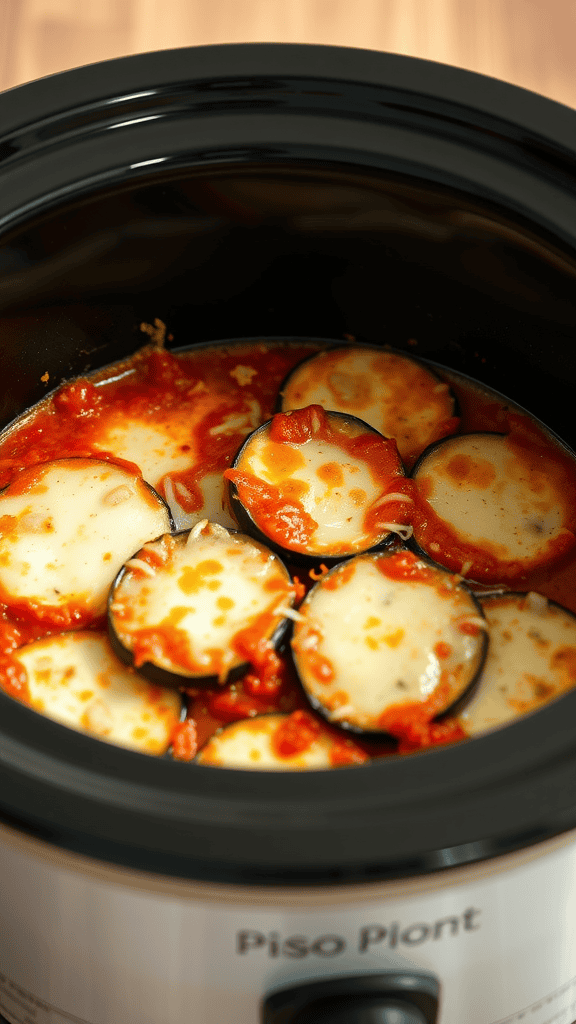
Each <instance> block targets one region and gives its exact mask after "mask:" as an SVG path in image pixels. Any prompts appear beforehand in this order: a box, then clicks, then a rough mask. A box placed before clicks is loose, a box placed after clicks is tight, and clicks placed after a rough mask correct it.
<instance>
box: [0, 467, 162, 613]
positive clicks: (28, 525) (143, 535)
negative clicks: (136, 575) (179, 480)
mask: <svg viewBox="0 0 576 1024" xmlns="http://www.w3.org/2000/svg"><path fill="white" fill-rule="evenodd" d="M0 527H1V533H0V593H1V597H2V600H3V601H4V602H5V603H6V604H8V605H9V606H12V607H14V606H16V607H17V608H18V610H21V611H22V612H23V613H24V614H28V615H29V616H30V615H32V616H36V617H38V618H40V619H42V618H44V617H47V616H48V617H50V616H52V618H53V620H54V622H55V623H57V624H58V625H60V626H67V625H72V624H74V625H78V624H81V623H82V624H86V623H87V622H89V621H90V620H91V619H93V618H94V617H96V616H98V615H101V614H103V613H104V612H105V610H106V599H107V597H108V591H109V589H110V585H111V584H112V582H113V580H114V577H115V576H116V574H117V573H118V570H119V569H120V567H121V566H122V564H123V563H124V562H125V561H126V558H127V557H129V555H130V554H131V552H132V551H134V550H135V549H136V548H137V547H139V546H141V545H142V544H144V543H145V542H146V541H148V540H150V539H152V538H154V537H157V536H158V535H159V534H161V533H164V532H166V531H167V530H170V529H171V528H172V519H171V516H170V511H169V509H168V506H167V505H166V503H165V502H164V501H163V499H162V498H161V497H160V495H159V494H157V493H156V491H154V490H153V489H152V487H150V486H149V484H147V483H145V482H144V480H142V478H141V476H140V475H139V474H137V473H134V472H130V471H128V470H126V469H124V468H123V467H121V466H118V465H116V464H115V463H112V462H106V461H100V460H99V459H84V458H71V459H60V460H57V461H55V462H45V463H42V464H40V465H36V466H32V467H30V468H29V469H24V470H22V472H20V473H19V474H18V475H17V476H16V477H15V478H14V479H13V480H12V482H11V483H10V484H9V485H8V487H7V488H6V489H5V490H4V491H3V492H2V494H0Z"/></svg>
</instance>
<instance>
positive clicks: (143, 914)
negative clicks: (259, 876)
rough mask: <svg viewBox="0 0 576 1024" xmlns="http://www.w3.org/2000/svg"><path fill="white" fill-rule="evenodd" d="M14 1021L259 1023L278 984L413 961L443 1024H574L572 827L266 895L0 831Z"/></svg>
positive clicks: (2, 972) (3, 1010)
mask: <svg viewBox="0 0 576 1024" xmlns="http://www.w3.org/2000/svg"><path fill="white" fill-rule="evenodd" d="M0 878H2V886H1V890H0V919H1V921H2V928H1V932H0V1014H3V1015H4V1016H5V1017H6V1018H7V1020H8V1021H9V1022H10V1024H119V1022H120V1021H122V1024H159V1022H162V1024H196V1022H198V1024H259V1021H260V1000H261V998H262V996H263V995H264V994H265V993H267V992H269V991H271V990H273V989H275V988H280V987H284V986H288V985H290V984H294V983H297V982H299V981H305V980H307V979H310V980H312V979H317V978H326V977H329V976H332V975H343V974H347V973H359V972H366V971H381V970H389V969H406V970H410V969H419V970H425V971H431V972H433V973H434V974H436V975H437V977H438V978H439V981H440V985H441V1009H440V1014H439V1019H438V1024H520V1022H524V1024H527V1022H529V1024H572V1022H574V1021H575V1020H576V833H571V834H570V835H567V836H564V837H562V838H561V839H556V840H553V841H550V842H547V843H544V844H541V845H540V846H538V847H533V848H532V849H530V850H527V851H524V852H522V853H520V854H515V855H511V856H508V857H501V858H497V859H495V860H493V861H490V862H488V863H486V864H481V865H478V866H476V867H471V868H462V869H453V870H450V871H446V872H442V873H440V874H438V875H429V876H426V877H425V878H419V879H415V880H413V881H407V882H399V883H379V884H370V885H366V886H340V887H338V886H331V887H329V888H327V889H318V888H317V889H314V890H303V889H299V890H292V891H291V890H286V889H284V890H276V891H274V890H268V891H266V890H262V889H248V888H236V887H233V886H217V885H208V884H206V885H201V884H195V883H187V882H179V881H178V880H171V879H166V878H158V879H157V878H155V877H153V876H150V875H146V874H143V873H142V874H139V873H137V872H130V871H126V870H123V869H116V868H111V867H108V866H106V865H103V864H102V865H100V864H98V863H97V862H94V861H90V860H88V859H85V858H81V857H76V856H73V855H70V854H67V853H63V852H61V851H58V850H52V848H50V847H47V846H45V845H44V844H42V843H38V842H37V841H36V840H29V839H25V838H23V837H21V836H19V835H18V834H17V833H14V832H12V831H11V830H9V829H6V828H4V827H2V828H0Z"/></svg>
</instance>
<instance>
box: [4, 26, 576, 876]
mask: <svg viewBox="0 0 576 1024" xmlns="http://www.w3.org/2000/svg"><path fill="white" fill-rule="evenodd" d="M0 123H1V124H2V126H3V132H4V134H3V136H2V138H1V139H0V230H1V231H2V235H1V238H0V330H1V337H2V345H1V346H0V379H2V380H3V381H4V382H6V386H5V387H4V389H3V391H2V394H1V396H0V421H1V422H4V423H6V422H8V421H9V420H10V419H11V418H12V417H13V416H15V415H16V414H17V413H19V412H20V411H21V410H23V409H24V408H26V407H27V406H28V405H29V404H30V403H32V402H34V401H36V400H37V399H38V398H40V397H42V396H43V395H44V394H46V393H47V392H48V391H49V390H50V389H51V388H52V387H55V386H57V385H58V384H59V383H60V382H61V381H62V380H64V379H67V378H69V377H70V376H73V375H75V374H80V373H84V372H87V371H89V370H91V369H94V368H97V367H100V366H102V365H105V364H107V363H109V362H110V361H112V360H114V359H118V358H121V357H123V356H125V355H126V354H128V353H130V352H132V351H133V350H134V349H135V348H136V347H137V346H138V345H140V344H141V343H142V341H143V340H146V338H145V335H143V334H142V333H141V331H140V330H139V325H140V324H141V323H142V322H144V321H146V322H148V323H151V322H152V321H153V320H154V318H160V319H161V320H163V321H164V322H165V323H166V324H167V325H168V328H169V332H170V333H171V334H172V335H173V342H172V344H173V345H174V346H182V347H185V346H187V345H189V344H191V343H196V342H201V341H203V340H210V339H216V338H231V337H236V338H237V337H254V336H264V337H270V336H283V337H286V336H290V335H300V336H304V337H306V336H307V337H310V336H313V337H325V338H333V339H344V337H345V336H346V335H353V336H354V337H356V338H358V339H359V340H361V341H365V342H369V343H373V344H386V343H390V344H393V345H394V346H396V347H398V348H400V349H402V350H404V351H407V352H409V353H411V354H414V355H421V356H424V357H427V358H430V359H432V360H434V361H436V362H438V363H440V364H443V365H446V366H449V367H453V368H454V369H456V370H459V371H461V372H463V373H466V374H469V375H470V376H472V377H474V378H476V379H479V380H481V381H486V382H488V383H489V384H490V385H491V386H492V387H494V388H496V389H498V390H500V391H501V392H503V393H504V394H506V395H509V396H510V398H512V399H514V400H515V401H517V402H518V403H520V404H522V405H524V406H525V407H527V408H528V409H529V410H530V411H531V412H532V413H534V414H535V415H537V416H539V417H540V418H541V419H543V420H544V421H545V422H546V423H547V424H548V425H549V426H550V427H551V428H552V429H554V430H556V431H557V432H558V433H559V434H560V435H561V436H563V437H564V438H565V440H566V441H567V442H568V443H572V444H574V441H575V434H574V426H573V422H574V420H573V394H574V387H575V385H576V351H575V345H574V338H575V328H576V304H575V300H574V295H575V289H574V283H575V278H576V262H575V251H576V143H575V139H576V113H574V112H573V111H570V110H568V109H567V108H563V107H560V106H559V105H557V104H554V103H552V102H550V101H548V100H545V99H543V98H542V97H537V96H534V95H533V94H529V93H525V92H523V91H522V90H520V89H516V88H514V87H512V86H508V85H504V84H503V83H498V82H495V81H494V80H491V79H484V78H482V77H481V76H477V75H472V74H470V73H467V72H463V71H458V70H457V69H454V68H448V67H444V66H440V65H434V64H431V63H429V62H425V61H417V60H413V59H411V58H404V57H394V56H389V55H385V54H375V53H369V54H365V53H363V52H361V51H352V50H350V51H347V50H343V51H338V50H332V49H330V48H323V47H300V46H294V47H292V46H272V45H262V46H260V45H257V46H240V47H207V48H202V49H200V50H192V51H178V52H176V53H159V54H148V55H142V56H139V57H134V58H126V59H123V60H120V61H115V62H110V63H109V64H106V65H101V66H99V65H96V66H93V67H90V68H84V69H80V70H78V71H74V72H69V73H66V74H64V75H61V76H56V77H55V78H53V79H48V80H45V81H43V82H42V83H32V84H31V85H28V86H25V87H22V88H21V89H17V90H14V91H12V92H9V93H6V94H4V95H2V96H0ZM46 373H48V375H49V380H48V381H47V382H45V381H43V380H42V377H44V376H45V374H46ZM0 705H1V712H2V714H1V724H0V815H1V816H2V818H3V819H4V820H6V821H8V822H12V823H13V824H16V825H17V827H19V828H21V829H22V830H25V831H29V832H31V833H32V834H35V835H38V836H40V837H42V838H44V839H47V840H48V841H50V842H52V843H55V844H57V845H61V846H63V847H66V848H68V849H72V850H77V851H79V852H83V853H87V854H89V855H91V856H95V857H100V858H102V859H105V860H110V861H113V862H116V863H119V864H127V865H130V866H132V867H137V868H143V869H146V870H151V871H160V872H163V873H167V874H170V873H172V874H175V875H182V876H187V877H192V878H211V879H215V880H221V881H244V882H250V881H252V882H256V881H258V882H263V883H271V884H272V883H276V884H277V883H278V882H282V883H283V884H286V885H289V884H296V883H306V882H321V883H329V882H333V881H337V880H349V881H350V880H371V879H374V880H375V879H380V878H386V877H394V876H399V875H410V874H414V873H418V872H425V871H430V870H436V869H442V868H447V867H451V866H453V865H457V864H464V863H468V862H470V861H474V860H478V859H481V858H485V857H492V856H495V855H497V854H499V853H504V852H506V851H510V850H514V849H518V848H521V847H523V846H526V845H529V844H530V843H535V842H537V841H539V840H541V839H544V838H546V837H547V836H550V835H553V834H556V833H559V832H562V831H565V830H567V829H570V828H573V827H575V826H576V797H575V795H574V794H576V731H575V728H574V724H573V723H574V722H575V721H576V693H570V694H568V695H567V696H566V697H564V698H562V700H561V701H559V702H558V703H556V704H551V705H550V706H548V707H546V708H544V709H542V710H541V711H539V712H538V713H537V714H535V715H532V716H529V717H527V718H525V719H523V720H521V721H519V722H517V723H516V724H515V725H514V726H510V727H508V728H507V729H505V730H502V731H501V732H497V733H494V734H492V735H488V736H485V737H483V738H482V739H475V740H473V741H470V742H468V743H463V744H461V745H457V746H453V747H450V748H445V749H439V750H435V751H431V752H425V753H422V754H415V755H411V756H407V757H402V758H391V759H389V760H387V761H381V762H379V763H372V764H368V765H363V766H358V767H353V768H344V769H335V770H334V771H332V772H310V773H308V772H306V773H302V774H296V773H295V774H289V773H287V774H278V773H270V774H268V773H259V772H245V771H242V772H236V771H230V770H228V771H227V770H219V769H214V768H208V767H202V766H190V765H186V764H181V763H174V762H170V761H168V760H155V759H153V758H150V757H146V756H144V755H138V754H135V753H132V752H129V751H125V750H121V749H119V748H115V747H113V746H110V745H108V744H105V743H101V742H99V741H97V740H93V739H91V738H89V737H84V736H82V735H80V734H78V733H75V732H73V731H71V730H68V729H65V728H64V727H63V726H60V725H58V724H57V723H55V722H51V721H49V720H47V719H44V718H43V717H41V716H39V715H37V714H35V713H34V712H33V711H31V710H29V709H28V708H26V707H24V706H21V705H19V704H17V703H16V702H14V701H12V700H10V699H9V698H8V697H5V696H4V695H3V694H0Z"/></svg>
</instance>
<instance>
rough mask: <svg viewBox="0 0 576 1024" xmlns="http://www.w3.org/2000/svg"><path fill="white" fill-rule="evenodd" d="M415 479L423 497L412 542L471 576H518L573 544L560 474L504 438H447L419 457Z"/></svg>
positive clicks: (493, 580) (487, 579) (494, 578)
mask: <svg viewBox="0 0 576 1024" xmlns="http://www.w3.org/2000/svg"><path fill="white" fill-rule="evenodd" d="M414 480H415V481H416V484H417V487H418V489H419V491H420V493H421V494H422V495H423V497H424V499H425V514H424V516H423V520H422V522H420V523H419V522H417V521H416V522H415V523H414V536H415V539H416V541H417V542H418V544H419V546H420V547H421V548H422V550H423V551H426V553H427V554H429V555H430V557H431V558H433V559H434V560H435V561H436V562H440V564H442V565H446V566H448V567H449V568H451V569H453V570H456V571H458V572H461V573H462V575H466V576H468V577H470V578H471V579H476V580H479V581H481V582H488V583H497V582H500V581H502V580H506V579H514V578H517V577H518V576H520V575H522V574H523V573H524V574H525V573H526V572H528V571H530V570H531V569H534V568H536V567H537V566H539V565H541V564H542V563H543V562H546V561H548V560H550V559H552V558H555V557H557V555H558V554H559V553H562V550H564V548H565V546H567V545H571V544H572V542H573V536H572V535H571V534H570V533H569V531H568V529H567V524H568V523H571V521H572V511H571V509H570V507H569V502H568V499H567V497H566V490H567V489H566V488H565V487H563V484H562V477H561V476H559V474H558V473H557V472H556V473H555V474H554V475H552V474H551V473H550V474H548V473H547V467H546V464H543V462H542V458H541V456H540V454H539V453H538V454H536V455H534V456H532V454H531V452H530V451H529V450H528V449H527V448H525V449H523V450H522V449H519V448H518V447H515V448H514V447H512V446H511V445H510V444H509V442H508V439H507V437H506V436H504V435H502V434H463V435H461V436H459V437H451V438H448V439H447V440H446V441H443V442H441V443H440V444H438V445H437V446H436V448H434V449H433V450H432V451H431V452H430V453H429V454H428V455H425V456H424V458H423V459H422V460H421V461H420V463H419V464H418V465H417V467H416V470H415V473H414ZM430 512H431V513H432V515H430V514H429V513H430ZM558 545H561V546H562V549H561V550H560V549H559V546H558Z"/></svg>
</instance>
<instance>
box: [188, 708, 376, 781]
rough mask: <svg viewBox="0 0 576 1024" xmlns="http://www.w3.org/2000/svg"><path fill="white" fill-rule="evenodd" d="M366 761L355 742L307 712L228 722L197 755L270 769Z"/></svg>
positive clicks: (206, 760)
mask: <svg viewBox="0 0 576 1024" xmlns="http://www.w3.org/2000/svg"><path fill="white" fill-rule="evenodd" d="M366 760H368V757H367V755H365V754H363V752H362V751H360V750H359V748H356V745H355V744H354V743H352V742H351V741H350V740H348V739H347V738H346V737H342V738H340V737H339V736H337V735H336V734H335V732H334V731H332V730H329V729H328V728H326V727H325V726H324V727H323V726H322V724H321V723H320V722H318V721H317V720H316V719H315V718H314V717H313V716H312V715H310V714H309V713H308V712H305V711H296V712H293V713H292V714H291V715H283V714H272V715H258V716H257V717H255V718H245V719H243V720H242V721H240V722H234V723H233V724H232V725H227V726H224V728H223V729H219V730H218V732H217V733H215V734H214V736H212V737H211V738H210V739H209V740H208V742H207V743H205V745H204V746H203V747H202V750H201V751H200V752H199V754H198V756H197V757H196V763H197V764H205V765H212V766H213V767H220V768H253V769H262V770H267V771H302V770H305V769H314V768H316V769H318V768H333V767H335V766H337V765H340V764H354V763H360V762H361V761H366Z"/></svg>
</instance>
